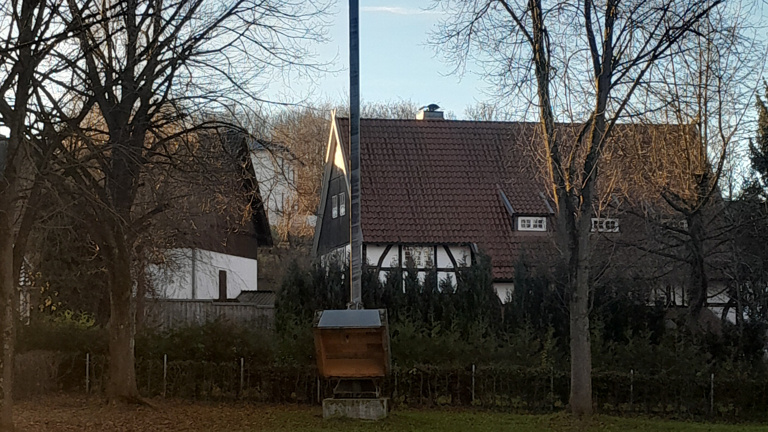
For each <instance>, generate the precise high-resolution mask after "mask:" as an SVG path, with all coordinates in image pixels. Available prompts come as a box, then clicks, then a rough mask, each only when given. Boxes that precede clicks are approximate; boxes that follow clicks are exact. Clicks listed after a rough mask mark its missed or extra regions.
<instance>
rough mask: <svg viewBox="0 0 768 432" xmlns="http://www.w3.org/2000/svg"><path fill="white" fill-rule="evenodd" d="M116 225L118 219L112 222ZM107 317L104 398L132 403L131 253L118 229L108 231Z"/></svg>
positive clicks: (133, 315)
mask: <svg viewBox="0 0 768 432" xmlns="http://www.w3.org/2000/svg"><path fill="white" fill-rule="evenodd" d="M113 227H119V222H117V223H116V224H114V225H113ZM110 234H111V236H112V238H113V240H114V241H113V248H112V251H111V252H112V253H111V254H110V255H111V256H110V257H109V258H110V266H111V269H110V272H109V273H110V276H109V295H110V300H111V301H110V317H109V384H108V385H107V398H108V399H109V400H110V402H112V403H116V402H127V403H135V402H138V401H139V400H140V398H139V390H138V387H137V385H136V367H135V353H134V341H135V339H134V335H135V329H136V310H135V308H134V303H133V278H131V255H130V252H129V250H128V248H127V247H126V244H125V236H124V235H123V233H122V230H120V229H119V228H116V229H113V231H112V232H111V233H110Z"/></svg>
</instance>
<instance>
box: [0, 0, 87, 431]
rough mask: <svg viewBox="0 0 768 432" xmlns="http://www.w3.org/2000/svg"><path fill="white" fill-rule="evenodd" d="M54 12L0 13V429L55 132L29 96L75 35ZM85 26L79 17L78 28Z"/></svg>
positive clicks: (42, 7) (32, 4)
mask: <svg viewBox="0 0 768 432" xmlns="http://www.w3.org/2000/svg"><path fill="white" fill-rule="evenodd" d="M61 12H62V3H61V2H57V1H54V2H46V1H38V0H25V1H9V2H5V3H3V5H2V6H0V22H1V23H2V28H3V31H2V32H3V33H2V39H1V40H0V125H2V126H4V127H6V128H7V129H8V131H7V132H8V138H7V139H6V140H0V310H1V311H2V312H1V314H2V315H1V316H2V318H0V333H1V334H2V351H3V356H2V388H3V401H2V409H0V430H13V427H14V426H13V411H12V409H13V363H14V337H15V319H16V318H15V317H17V316H18V314H17V312H18V304H17V302H18V293H17V290H16V288H17V284H18V281H19V275H20V271H21V264H22V259H23V257H24V254H25V251H26V246H27V241H28V238H29V235H30V232H31V229H32V225H33V223H34V220H35V211H36V209H37V204H38V202H37V200H39V196H40V189H41V187H42V186H41V182H40V176H39V173H41V172H42V171H44V170H45V169H46V165H47V163H48V161H49V159H50V156H51V152H52V148H53V147H52V146H51V145H50V142H49V139H48V138H49V136H50V135H51V134H52V133H53V132H55V130H56V128H57V127H58V126H57V125H56V124H53V123H48V122H46V120H45V118H43V116H40V115H39V114H40V112H41V111H42V110H44V109H45V108H46V107H45V106H43V105H42V104H41V103H40V98H39V97H37V95H39V93H40V92H41V91H43V90H44V89H45V87H46V86H49V85H53V83H54V82H55V79H56V72H57V71H56V70H52V69H50V68H48V67H47V64H46V61H47V59H48V58H49V56H50V53H51V51H52V50H53V49H55V47H57V46H59V45H60V44H61V43H62V42H63V41H65V40H66V39H67V38H68V37H69V36H70V34H71V32H73V31H76V30H78V29H79V27H78V26H75V25H68V24H67V23H66V22H65V21H64V20H62V19H61ZM92 19H93V17H91V16H89V15H87V14H84V15H83V22H91V21H92ZM70 24H71V23H70Z"/></svg>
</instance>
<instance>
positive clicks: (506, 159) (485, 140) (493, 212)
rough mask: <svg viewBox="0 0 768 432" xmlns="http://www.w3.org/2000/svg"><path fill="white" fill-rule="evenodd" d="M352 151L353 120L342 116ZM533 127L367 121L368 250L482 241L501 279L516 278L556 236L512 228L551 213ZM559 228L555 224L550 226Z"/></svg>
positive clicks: (363, 139) (364, 216) (363, 138)
mask: <svg viewBox="0 0 768 432" xmlns="http://www.w3.org/2000/svg"><path fill="white" fill-rule="evenodd" d="M337 121H338V126H339V130H340V131H342V132H341V133H340V134H339V135H340V136H341V139H342V141H343V146H344V148H348V142H347V140H348V137H347V134H346V133H344V131H346V130H348V127H349V126H348V125H349V121H348V119H346V118H338V119H337ZM535 127H536V125H535V124H532V123H501V122H473V121H441V120H384V119H362V120H361V124H360V131H361V135H360V143H361V149H360V154H361V166H360V170H361V225H362V230H363V239H364V241H365V242H366V243H412V244H417V243H418V244H462V243H463V244H467V243H476V244H477V245H478V246H479V248H480V249H481V250H482V251H484V252H485V253H487V254H489V255H490V257H491V259H492V263H493V273H494V278H495V279H497V280H499V279H511V278H512V276H513V273H514V266H515V264H516V262H517V260H518V258H519V256H520V254H521V253H522V251H523V250H526V251H528V252H526V253H530V254H534V255H536V254H538V253H539V252H541V251H543V250H551V248H552V246H553V244H552V239H551V238H550V237H549V236H544V235H540V234H539V235H536V234H531V233H520V232H516V231H514V230H513V219H512V217H511V215H510V214H509V212H508V210H507V208H506V207H505V204H504V201H503V199H502V196H501V193H500V191H502V192H503V193H504V195H506V197H507V198H508V200H509V204H510V205H511V207H512V210H513V211H514V213H515V214H516V215H541V216H545V215H549V214H550V212H551V207H550V205H549V204H548V203H547V201H546V200H545V198H544V197H545V196H546V189H545V184H546V182H544V181H543V179H542V178H541V176H540V175H539V174H538V170H537V169H535V168H534V167H533V163H534V161H535V158H534V157H532V153H531V151H532V148H529V144H530V143H531V142H532V140H533V137H534V131H535ZM553 222H554V221H553V220H552V219H550V222H549V223H553Z"/></svg>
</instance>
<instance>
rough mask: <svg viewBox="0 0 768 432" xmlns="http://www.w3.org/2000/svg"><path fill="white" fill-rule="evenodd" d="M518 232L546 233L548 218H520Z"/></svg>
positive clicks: (518, 218)
mask: <svg viewBox="0 0 768 432" xmlns="http://www.w3.org/2000/svg"><path fill="white" fill-rule="evenodd" d="M539 222H540V224H539ZM537 225H539V226H537ZM517 230H518V231H533V232H544V231H546V230H547V218H546V216H518V217H517Z"/></svg>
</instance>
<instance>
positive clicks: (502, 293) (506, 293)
mask: <svg viewBox="0 0 768 432" xmlns="http://www.w3.org/2000/svg"><path fill="white" fill-rule="evenodd" d="M493 289H494V290H496V295H497V296H499V300H501V302H502V303H506V302H507V299H509V298H510V297H511V296H512V293H513V292H514V291H515V284H514V283H512V282H497V283H494V284H493Z"/></svg>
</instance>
